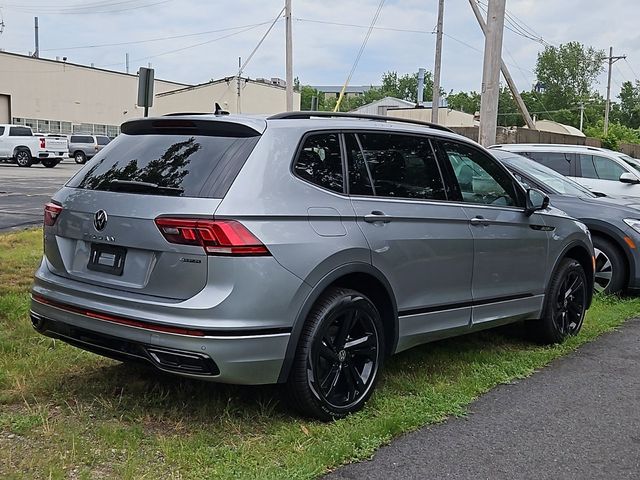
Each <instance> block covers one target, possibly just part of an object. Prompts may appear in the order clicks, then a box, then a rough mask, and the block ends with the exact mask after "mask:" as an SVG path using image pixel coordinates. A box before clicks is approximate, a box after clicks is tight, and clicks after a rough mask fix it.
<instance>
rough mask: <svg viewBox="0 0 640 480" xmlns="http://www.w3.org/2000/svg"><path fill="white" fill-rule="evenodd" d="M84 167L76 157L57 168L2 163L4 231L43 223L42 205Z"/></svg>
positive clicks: (0, 204)
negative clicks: (74, 159) (75, 159)
mask: <svg viewBox="0 0 640 480" xmlns="http://www.w3.org/2000/svg"><path fill="white" fill-rule="evenodd" d="M80 167H81V166H80V165H77V164H76V163H74V162H73V160H65V161H64V162H62V163H61V164H59V165H58V166H56V167H55V168H45V167H43V166H42V165H39V164H38V165H34V166H33V167H31V168H20V167H18V166H17V165H13V164H6V163H0V232H7V231H11V230H20V229H23V228H25V227H29V226H32V225H39V224H41V223H42V206H43V205H44V204H45V203H47V202H48V201H49V199H50V198H51V195H53V194H54V193H55V192H56V191H57V190H58V189H59V188H60V187H61V186H62V185H63V184H64V183H65V182H66V181H67V179H68V178H69V177H71V176H72V175H73V174H74V173H75V172H77V171H78V169H79V168H80Z"/></svg>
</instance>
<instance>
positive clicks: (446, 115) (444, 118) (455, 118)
mask: <svg viewBox="0 0 640 480" xmlns="http://www.w3.org/2000/svg"><path fill="white" fill-rule="evenodd" d="M387 115H389V116H390V117H398V118H408V119H411V120H420V121H422V122H430V121H431V109H430V108H412V109H402V110H389V111H388V112H387ZM438 124H440V125H444V126H446V127H473V126H474V125H477V122H474V120H473V115H471V114H470V113H464V112H459V111H458V110H450V109H448V108H442V107H441V108H439V109H438Z"/></svg>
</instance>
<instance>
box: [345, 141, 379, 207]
mask: <svg viewBox="0 0 640 480" xmlns="http://www.w3.org/2000/svg"><path fill="white" fill-rule="evenodd" d="M345 144H346V146H347V162H348V165H349V193H350V194H351V195H373V187H372V186H371V173H370V172H369V166H368V165H367V163H366V162H365V161H364V155H363V154H362V150H361V149H360V144H359V143H358V140H357V139H356V136H355V134H353V133H349V134H347V135H345Z"/></svg>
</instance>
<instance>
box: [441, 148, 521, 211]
mask: <svg viewBox="0 0 640 480" xmlns="http://www.w3.org/2000/svg"><path fill="white" fill-rule="evenodd" d="M436 140H437V143H436V145H437V148H436V152H438V153H439V155H437V156H436V158H437V159H438V161H439V162H442V164H443V168H444V169H445V171H446V173H447V179H448V180H449V181H450V182H453V183H452V185H454V186H456V190H457V192H458V194H459V197H460V200H455V199H454V200H447V201H448V202H451V203H456V204H460V205H465V206H470V207H479V208H499V209H509V210H517V211H519V212H523V211H524V210H526V205H524V204H523V203H524V202H526V198H527V191H526V189H525V188H524V187H523V186H522V185H521V184H520V182H518V180H517V179H516V178H515V177H514V176H513V174H512V173H511V172H510V171H509V169H508V168H507V167H505V166H504V165H503V164H502V163H501V162H500V161H498V160H496V159H495V158H494V157H493V156H492V155H491V153H488V152H486V151H485V150H483V149H482V148H479V147H477V146H476V145H474V144H473V143H470V142H465V141H460V140H458V139H455V138H445V137H438V138H437V139H436ZM440 142H453V143H457V144H460V145H464V146H467V147H469V148H471V149H472V150H475V151H477V152H480V153H481V154H482V155H484V156H486V157H489V159H491V160H492V161H493V162H494V163H496V165H497V166H498V168H499V169H500V170H502V171H503V172H505V173H506V174H507V176H509V177H511V179H512V180H513V182H512V183H513V185H514V188H515V189H516V190H517V193H518V192H519V193H520V198H516V199H515V200H516V201H517V202H519V203H520V204H519V205H514V206H511V205H490V204H484V203H471V202H465V201H464V200H463V199H462V192H461V191H460V190H459V185H458V181H457V179H456V178H455V175H454V174H453V172H452V166H451V162H449V161H448V158H446V154H445V152H444V151H443V150H442V145H441V144H440ZM454 180H455V181H454Z"/></svg>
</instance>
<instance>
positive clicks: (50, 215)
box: [44, 202, 62, 227]
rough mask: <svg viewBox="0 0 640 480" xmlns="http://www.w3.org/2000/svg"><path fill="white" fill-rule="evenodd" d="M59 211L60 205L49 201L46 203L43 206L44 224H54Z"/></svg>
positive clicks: (60, 210)
mask: <svg viewBox="0 0 640 480" xmlns="http://www.w3.org/2000/svg"><path fill="white" fill-rule="evenodd" d="M60 213H62V207H61V206H60V205H56V204H55V203H51V202H49V203H47V204H46V205H45V206H44V224H45V225H46V226H48V227H51V226H52V225H54V224H55V223H56V220H58V216H59V215H60Z"/></svg>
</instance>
